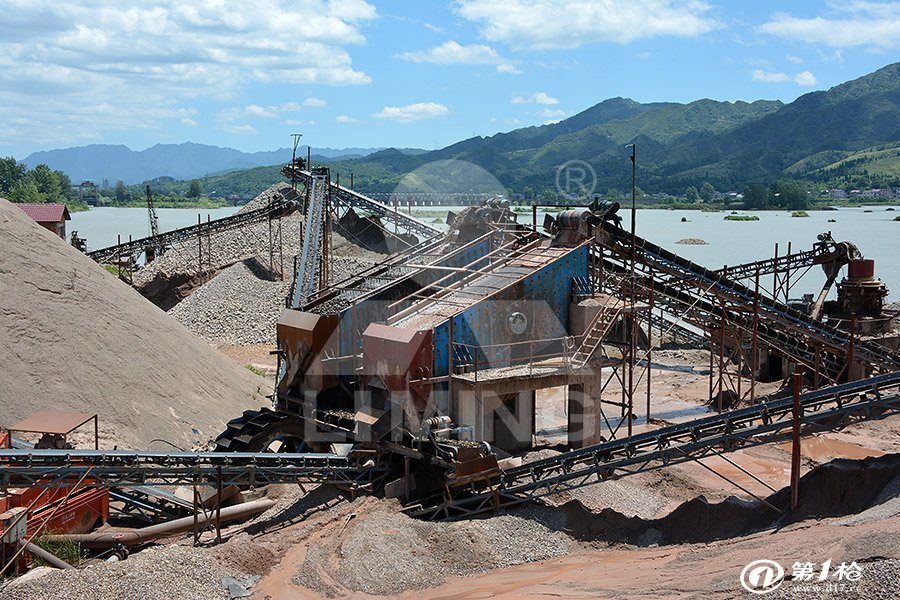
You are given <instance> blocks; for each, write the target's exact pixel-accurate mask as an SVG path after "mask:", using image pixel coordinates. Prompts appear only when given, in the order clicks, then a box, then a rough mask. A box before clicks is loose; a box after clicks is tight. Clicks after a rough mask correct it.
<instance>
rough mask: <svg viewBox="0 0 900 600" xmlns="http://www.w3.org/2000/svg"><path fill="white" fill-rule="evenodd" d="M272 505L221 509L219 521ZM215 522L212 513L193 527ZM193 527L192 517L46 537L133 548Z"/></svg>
mask: <svg viewBox="0 0 900 600" xmlns="http://www.w3.org/2000/svg"><path fill="white" fill-rule="evenodd" d="M273 506H275V501H274V500H269V499H268V498H262V499H260V500H253V501H251V502H245V503H244V504H238V505H237V506H229V507H227V508H223V509H222V511H221V513H220V514H219V519H221V520H222V521H228V520H234V519H242V518H245V517H252V516H253V515H257V514H259V513H261V512H265V511H267V510H269V509H270V508H272V507H273ZM215 519H216V511H210V512H209V513H203V514H199V515H197V521H196V523H197V525H198V526H200V525H206V524H207V523H209V522H210V521H214V520H215ZM193 528H194V516H190V517H184V518H181V519H175V520H174V521H168V522H167V523H159V524H157V525H150V526H149V527H142V528H140V529H129V530H125V531H95V532H93V533H67V534H60V535H51V536H48V537H49V539H51V540H53V541H68V542H77V543H79V544H81V545H82V546H84V547H85V548H111V547H113V546H115V545H117V544H122V545H124V546H133V545H135V544H141V543H143V542H148V541H150V540H155V539H157V538H161V537H163V536H166V535H170V534H173V533H180V532H182V531H190V530H191V529H193Z"/></svg>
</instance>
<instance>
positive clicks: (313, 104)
mask: <svg viewBox="0 0 900 600" xmlns="http://www.w3.org/2000/svg"><path fill="white" fill-rule="evenodd" d="M303 106H308V107H310V108H322V107H323V106H328V103H327V102H325V101H324V100H322V99H321V98H307V99H306V100H304V101H303Z"/></svg>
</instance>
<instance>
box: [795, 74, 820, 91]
mask: <svg viewBox="0 0 900 600" xmlns="http://www.w3.org/2000/svg"><path fill="white" fill-rule="evenodd" d="M794 81H795V82H796V83H797V85H802V86H804V87H810V86H813V85H816V84H817V83H819V80H818V79H816V76H815V75H813V74H812V73H810V72H809V71H803V72H802V73H797V74H796V75H794Z"/></svg>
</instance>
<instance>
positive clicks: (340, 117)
mask: <svg viewBox="0 0 900 600" xmlns="http://www.w3.org/2000/svg"><path fill="white" fill-rule="evenodd" d="M334 120H335V121H337V122H338V123H360V122H361V121H360V120H359V119H354V118H353V117H351V116H349V115H338V116H336V117H335V118H334Z"/></svg>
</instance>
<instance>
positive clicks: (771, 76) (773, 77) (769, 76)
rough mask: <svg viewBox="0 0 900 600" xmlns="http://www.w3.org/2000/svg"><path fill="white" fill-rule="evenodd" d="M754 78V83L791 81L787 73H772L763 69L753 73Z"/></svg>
mask: <svg viewBox="0 0 900 600" xmlns="http://www.w3.org/2000/svg"><path fill="white" fill-rule="evenodd" d="M752 78H753V81H764V82H766V83H781V82H783V81H790V80H791V78H790V77H788V75H787V73H773V72H772V71H763V70H762V69H756V70H755V71H753V75H752Z"/></svg>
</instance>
